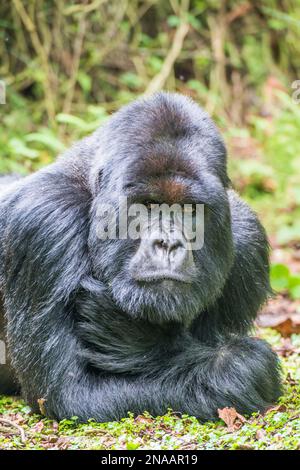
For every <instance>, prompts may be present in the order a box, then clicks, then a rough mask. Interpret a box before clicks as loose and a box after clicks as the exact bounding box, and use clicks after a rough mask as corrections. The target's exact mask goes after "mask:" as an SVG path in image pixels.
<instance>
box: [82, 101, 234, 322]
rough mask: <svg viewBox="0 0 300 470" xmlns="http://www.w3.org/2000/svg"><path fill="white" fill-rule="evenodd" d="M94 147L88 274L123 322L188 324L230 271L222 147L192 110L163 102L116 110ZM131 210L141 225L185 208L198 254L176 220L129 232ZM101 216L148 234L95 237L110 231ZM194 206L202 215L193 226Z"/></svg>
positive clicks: (193, 106)
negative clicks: (154, 212) (166, 209)
mask: <svg viewBox="0 0 300 470" xmlns="http://www.w3.org/2000/svg"><path fill="white" fill-rule="evenodd" d="M98 139H99V142H100V147H99V152H98V153H97V155H96V156H95V162H94V165H93V170H92V174H91V184H92V186H93V190H94V199H93V205H92V216H91V228H90V237H89V250H90V254H91V259H92V263H93V266H92V269H93V275H94V277H96V278H97V279H99V280H101V281H103V282H104V283H105V284H106V285H107V287H108V289H109V291H110V293H111V296H112V298H113V299H114V301H115V303H116V305H117V306H118V307H119V308H120V309H122V310H123V311H124V312H126V313H127V314H128V315H130V316H132V317H134V318H140V319H147V320H149V321H150V322H152V323H165V322H173V321H176V322H183V323H189V322H190V321H191V320H192V319H193V318H194V317H195V316H196V315H197V314H198V313H200V312H201V311H203V310H204V309H205V308H206V307H207V306H208V305H209V304H210V303H212V302H214V300H215V299H216V298H217V297H218V296H219V295H220V293H221V291H222V288H223V287H224V283H225V281H226V278H227V277H228V274H229V271H230V269H231V266H232V263H233V241H232V234H231V224H230V209H229V202H228V197H227V192H226V188H227V186H228V183H229V181H228V177H227V172H226V150H225V147H224V143H223V140H222V138H221V136H220V135H219V132H218V130H217V129H216V127H215V125H214V124H213V122H212V121H211V119H210V118H209V116H208V115H207V114H206V113H205V112H204V111H203V110H202V109H201V108H199V107H198V106H197V105H196V104H195V103H193V102H192V101H191V100H190V99H188V98H185V97H183V96H181V95H176V94H168V93H159V94H156V95H154V96H153V97H151V98H148V99H141V100H138V101H136V102H134V103H133V104H130V105H129V106H127V107H125V108H123V109H121V111H119V112H118V113H116V114H115V115H114V116H113V117H112V118H111V119H110V120H109V121H108V123H107V124H106V125H105V126H104V127H103V128H102V129H101V130H100V131H99V135H98ZM103 161H104V163H103ZM98 162H101V163H98ZM124 201H126V204H127V207H126V205H124V204H123V203H124ZM133 204H142V205H143V207H144V208H145V210H146V216H147V213H148V212H147V211H150V209H153V208H154V207H156V208H157V205H161V204H167V205H168V206H170V205H173V204H176V207H177V208H179V209H181V208H183V212H182V213H183V214H184V213H185V212H186V208H187V209H188V211H187V212H189V211H190V217H191V218H190V219H189V220H192V224H193V227H197V230H200V231H203V233H204V243H203V245H202V246H197V245H193V244H191V240H189V239H188V237H187V233H186V232H185V230H183V226H182V224H181V226H180V224H178V223H177V222H178V220H182V218H176V216H174V214H173V215H171V217H170V219H171V223H168V224H167V225H166V224H165V223H164V221H163V217H162V216H160V215H158V216H157V217H153V218H150V217H149V218H148V217H146V219H145V213H144V212H143V214H139V215H140V217H139V218H138V223H137V219H134V218H132V213H130V208H131V207H133V206H132V205H133ZM186 205H187V206H186ZM197 205H199V206H197ZM120 206H122V207H121V208H120ZM103 207H104V208H109V207H113V208H114V210H115V211H113V212H114V216H115V214H118V217H117V219H115V220H117V222H118V224H120V218H122V217H123V216H124V213H125V215H129V217H128V220H127V222H126V224H127V225H126V227H127V229H128V227H129V224H130V222H132V223H134V224H135V225H134V226H135V227H136V228H137V229H140V233H141V234H143V233H144V232H145V229H147V230H148V232H147V237H143V236H140V237H139V238H137V239H132V237H130V236H124V234H123V235H122V236H121V235H120V231H119V227H118V230H117V232H116V233H115V235H117V236H113V235H112V233H113V232H110V234H109V237H108V238H107V239H106V240H105V239H104V238H105V237H103V236H99V224H101V223H102V224H103V220H105V221H106V223H107V224H106V225H105V229H107V230H108V231H109V230H110V229H108V227H110V225H109V223H110V222H109V220H111V219H109V217H111V213H110V212H109V210H108V209H107V211H106V210H105V211H103V210H102V209H101V208H103ZM197 207H202V208H203V207H204V211H203V212H202V211H199V214H203V217H201V218H200V220H198V225H197V221H195V215H196V214H198V212H197ZM99 208H100V211H99ZM119 208H120V211H119V212H118V209H119ZM104 212H105V217H104V218H103V215H104ZM128 212H129V214H128ZM122 214H123V215H122ZM181 216H182V214H181ZM122 220H123V219H122ZM176 220H177V222H176ZM101 233H102V232H101Z"/></svg>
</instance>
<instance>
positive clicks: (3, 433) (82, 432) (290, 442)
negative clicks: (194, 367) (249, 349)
mask: <svg viewBox="0 0 300 470" xmlns="http://www.w3.org/2000/svg"><path fill="white" fill-rule="evenodd" d="M259 335H260V336H262V337H265V338H266V339H267V340H268V341H269V342H270V343H271V344H272V346H273V347H279V346H280V344H281V342H282V339H281V337H280V335H279V334H278V333H275V332H274V331H273V330H270V329H264V330H260V331H259ZM292 344H293V345H294V346H295V352H294V353H291V354H290V353H289V355H288V357H282V358H281V361H282V365H283V374H284V395H283V397H282V398H281V399H280V402H279V404H278V406H275V407H274V408H273V409H271V410H270V411H268V412H267V413H265V414H264V415H258V414H256V415H253V416H251V417H249V418H247V420H246V421H245V422H244V423H239V424H238V426H240V427H239V428H238V429H236V430H234V431H230V430H229V429H228V428H227V426H226V425H225V423H224V422H223V421H222V420H218V421H216V422H206V423H199V422H198V420H197V419H196V418H194V417H190V416H182V417H179V416H177V415H175V414H174V413H172V412H171V411H170V412H169V413H168V414H166V415H165V416H161V417H158V418H155V419H154V418H152V417H151V416H149V415H148V414H145V415H143V416H139V417H137V418H133V417H132V416H129V417H128V418H126V419H123V420H121V421H119V422H110V423H101V424H99V423H95V422H92V421H91V422H89V423H87V424H84V425H83V424H78V423H77V422H76V419H75V418H74V419H73V420H64V421H61V422H60V423H56V422H54V421H51V420H49V419H46V418H43V417H42V416H39V415H32V414H30V409H29V408H28V407H27V406H26V405H25V404H24V402H23V401H22V400H20V399H14V398H11V397H2V398H1V399H0V418H2V419H3V418H4V419H8V420H9V421H11V422H13V423H15V424H16V425H17V426H14V427H12V426H9V425H7V424H5V423H1V421H0V448H1V449H130V450H135V449H163V450H164V449H231V450H235V449H294V450H296V449H300V355H299V353H298V352H297V349H298V347H299V346H300V335H293V336H292ZM22 430H23V432H24V433H25V434H23V436H22V432H21V431H22Z"/></svg>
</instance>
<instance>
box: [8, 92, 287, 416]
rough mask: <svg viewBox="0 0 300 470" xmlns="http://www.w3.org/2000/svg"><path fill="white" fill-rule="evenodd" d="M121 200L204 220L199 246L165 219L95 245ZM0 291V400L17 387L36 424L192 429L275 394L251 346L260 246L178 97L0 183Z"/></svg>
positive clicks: (217, 140)
mask: <svg viewBox="0 0 300 470" xmlns="http://www.w3.org/2000/svg"><path fill="white" fill-rule="evenodd" d="M120 197H122V198H125V199H126V201H127V203H128V207H131V205H133V204H142V205H143V206H144V207H146V208H149V207H152V206H153V205H157V204H158V205H159V204H168V205H170V204H177V205H179V206H180V207H182V206H184V205H186V204H187V205H188V206H189V207H190V206H192V214H194V212H195V211H194V206H195V205H197V204H198V205H201V206H203V207H204V211H203V227H202V228H203V234H204V242H203V245H202V246H201V247H196V248H195V247H193V248H191V243H190V241H189V240H188V238H187V236H186V235H185V233H184V232H183V231H182V230H179V229H178V226H177V225H176V223H175V222H174V218H173V219H172V220H173V223H171V224H170V226H169V229H167V228H166V226H161V225H160V226H159V228H157V227H154V226H152V225H151V224H149V227H148V229H149V230H148V234H149V236H148V237H142V236H140V237H136V238H130V237H127V238H126V237H121V236H118V234H117V236H116V237H106V238H105V237H100V236H99V224H100V223H101V221H103V220H104V222H105V223H104V228H105V227H106V228H107V225H105V224H107V223H108V221H109V216H108V215H106V217H102V215H101V213H99V207H103V204H104V205H105V207H107V205H110V207H112V208H114V209H116V210H117V209H118V207H119V205H120V202H119V201H120ZM101 205H102V206H101ZM128 207H127V210H128V211H129V209H128ZM100 212H101V211H100ZM119 218H120V212H119V213H118V216H117V218H116V220H117V221H119ZM129 219H130V218H129ZM129 219H128V220H129ZM192 219H193V215H192ZM131 220H133V219H132V218H131ZM145 223H146V222H145ZM140 228H141V227H140ZM0 292H1V297H2V299H3V302H2V309H1V310H2V311H3V313H2V320H1V321H2V324H3V325H5V333H4V331H3V329H4V326H3V325H2V327H1V328H2V331H1V333H0V334H1V335H2V336H1V337H0V338H2V339H3V338H4V334H5V338H6V346H7V355H8V356H9V358H8V361H7V363H6V364H2V365H0V392H1V393H7V392H8V391H11V390H12V389H13V388H15V387H18V386H20V387H21V391H22V395H23V396H24V398H25V400H26V401H27V402H28V403H29V405H30V406H31V407H32V409H33V410H34V411H38V410H39V406H38V402H40V399H43V403H44V406H43V408H44V410H45V413H46V415H47V416H49V417H53V418H55V419H63V418H68V417H72V416H77V417H78V419H79V420H81V421H86V420H88V419H90V418H93V419H95V420H97V421H110V420H118V419H120V418H122V417H125V416H126V415H127V413H128V412H132V413H134V414H135V415H137V414H140V413H143V412H144V411H148V412H150V413H151V414H152V415H160V414H163V413H165V412H166V411H167V410H168V409H169V408H171V409H173V410H174V411H176V412H179V413H187V414H190V415H194V416H196V417H198V418H199V419H201V420H206V419H214V418H216V417H217V416H218V409H219V408H223V407H227V406H228V407H235V408H236V409H237V410H238V412H240V413H243V414H250V413H252V412H257V411H263V410H265V409H266V408H267V407H268V406H270V405H271V404H273V403H274V402H275V401H276V400H277V399H278V397H279V396H280V393H281V373H280V366H279V363H278V359H277V356H276V355H275V354H274V353H273V352H272V350H271V348H270V347H269V346H268V344H267V343H266V342H264V341H262V340H260V339H258V338H256V337H253V336H251V328H252V327H253V322H254V319H255V317H256V314H257V311H258V310H259V308H260V307H261V305H262V304H263V303H264V302H265V301H266V299H267V298H268V296H269V294H270V292H271V290H270V286H269V262H268V242H267V239H266V235H265V232H264V229H263V228H262V226H261V225H260V223H259V221H258V219H257V217H256V215H255V214H254V213H253V212H252V211H251V209H250V208H249V207H248V206H247V205H246V204H245V203H244V202H243V201H242V200H241V199H240V198H239V196H238V195H237V194H236V193H235V192H234V191H233V189H232V188H231V184H230V180H229V178H228V176H227V169H226V149H225V146H224V143H223V140H222V138H221V136H220V134H219V132H218V130H217V128H216V127H215V125H214V123H213V122H212V120H211V119H210V117H209V116H208V115H207V114H206V113H205V112H204V111H203V110H202V109H201V108H199V106H198V105H197V104H195V103H194V102H193V101H192V100H191V99H189V98H187V97H184V96H182V95H179V94H172V93H166V92H161V93H158V94H155V95H153V96H151V97H148V98H141V99H138V100H137V101H135V102H133V103H131V104H129V105H127V106H125V107H123V108H122V109H121V110H120V111H118V112H116V113H115V114H114V115H113V116H112V117H110V119H108V120H107V121H106V123H105V124H104V125H103V126H102V127H101V128H100V129H98V130H97V131H96V132H94V133H93V134H92V135H91V136H89V137H87V138H85V139H83V140H82V141H80V142H78V143H77V144H75V145H74V146H73V147H72V148H71V149H70V150H68V151H66V153H64V154H63V155H62V156H60V157H59V158H58V160H57V161H56V162H55V163H53V164H52V165H50V166H48V167H46V168H44V169H42V170H40V171H38V172H37V173H35V174H32V175H30V176H27V177H25V178H21V179H17V178H15V179H14V178H11V179H7V178H6V179H4V180H3V184H2V185H1V186H0ZM3 319H4V320H3ZM10 363H11V365H10Z"/></svg>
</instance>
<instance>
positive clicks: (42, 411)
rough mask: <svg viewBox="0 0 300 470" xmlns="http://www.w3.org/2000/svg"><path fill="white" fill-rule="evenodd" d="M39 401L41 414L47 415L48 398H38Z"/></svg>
mask: <svg viewBox="0 0 300 470" xmlns="http://www.w3.org/2000/svg"><path fill="white" fill-rule="evenodd" d="M37 402H38V405H39V409H40V412H41V415H44V416H46V409H45V402H46V399H45V398H38V400H37Z"/></svg>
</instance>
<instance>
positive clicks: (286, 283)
mask: <svg viewBox="0 0 300 470" xmlns="http://www.w3.org/2000/svg"><path fill="white" fill-rule="evenodd" d="M270 274H271V285H272V288H273V289H274V290H275V291H277V292H287V293H288V294H289V295H290V296H291V298H292V299H294V300H297V299H300V274H292V273H291V272H290V270H289V268H288V267H287V266H285V265H284V264H280V263H277V264H273V265H272V267H271V273H270Z"/></svg>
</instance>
